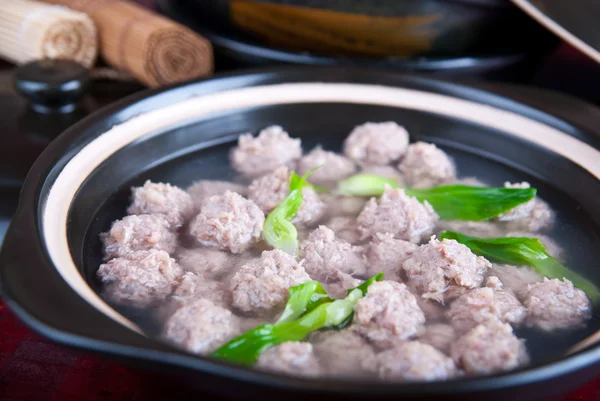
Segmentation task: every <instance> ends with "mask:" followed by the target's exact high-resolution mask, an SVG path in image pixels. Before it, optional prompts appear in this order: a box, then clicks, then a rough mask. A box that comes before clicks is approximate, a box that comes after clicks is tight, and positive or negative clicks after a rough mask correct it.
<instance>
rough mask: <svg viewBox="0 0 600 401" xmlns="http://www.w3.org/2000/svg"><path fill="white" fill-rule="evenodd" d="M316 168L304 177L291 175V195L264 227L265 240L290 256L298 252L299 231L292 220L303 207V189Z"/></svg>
mask: <svg viewBox="0 0 600 401" xmlns="http://www.w3.org/2000/svg"><path fill="white" fill-rule="evenodd" d="M315 169H316V168H314V169H312V170H310V171H309V172H307V173H306V174H304V175H303V176H302V177H300V176H298V174H296V173H294V172H292V173H291V175H290V193H289V195H288V196H286V197H285V199H284V200H283V201H281V203H280V204H279V205H277V207H276V208H275V209H273V210H272V211H271V213H269V215H268V216H267V218H266V219H265V223H264V225H263V238H264V239H265V241H267V243H268V244H269V245H271V246H272V247H273V248H275V249H280V250H282V251H284V252H286V253H289V254H290V255H296V252H297V251H298V231H297V230H296V227H295V226H294V225H293V224H292V222H291V220H292V219H293V218H294V217H295V216H296V213H298V210H299V209H300V206H302V200H303V197H302V188H304V187H305V186H306V185H308V184H307V183H306V179H307V178H308V176H309V175H310V174H312V172H313V171H314V170H315Z"/></svg>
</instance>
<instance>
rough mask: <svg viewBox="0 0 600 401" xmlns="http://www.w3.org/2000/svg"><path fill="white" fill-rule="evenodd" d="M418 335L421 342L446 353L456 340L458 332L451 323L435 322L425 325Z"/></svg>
mask: <svg viewBox="0 0 600 401" xmlns="http://www.w3.org/2000/svg"><path fill="white" fill-rule="evenodd" d="M417 337H418V339H419V342H421V343H423V344H429V345H431V346H432V347H434V348H436V349H438V350H440V351H442V352H444V353H445V354H449V353H450V346H451V345H452V343H453V342H454V341H455V340H456V337H457V333H456V331H455V330H454V328H453V327H452V326H450V325H449V324H444V323H433V324H427V325H425V327H423V328H422V329H421V330H420V332H419V334H418V336H417Z"/></svg>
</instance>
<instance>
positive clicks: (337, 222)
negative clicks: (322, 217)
mask: <svg viewBox="0 0 600 401" xmlns="http://www.w3.org/2000/svg"><path fill="white" fill-rule="evenodd" d="M325 225H326V226H327V227H328V228H330V229H331V231H333V232H334V233H335V236H336V238H339V239H341V240H343V241H346V242H349V243H351V244H357V243H359V242H360V232H359V231H358V225H357V224H356V219H355V218H353V217H348V216H336V217H332V218H331V219H329V220H328V221H327V224H325Z"/></svg>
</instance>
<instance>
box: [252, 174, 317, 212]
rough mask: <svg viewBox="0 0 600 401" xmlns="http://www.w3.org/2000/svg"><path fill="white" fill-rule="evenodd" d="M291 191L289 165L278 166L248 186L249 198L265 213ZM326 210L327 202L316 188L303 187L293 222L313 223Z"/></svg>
mask: <svg viewBox="0 0 600 401" xmlns="http://www.w3.org/2000/svg"><path fill="white" fill-rule="evenodd" d="M289 193H290V171H289V170H288V168H287V167H285V166H282V167H279V168H277V169H276V170H275V171H274V172H273V173H272V174H269V175H265V176H263V177H261V178H258V179H256V180H254V181H253V182H252V184H250V187H249V188H248V198H249V199H250V200H252V201H253V202H254V203H256V204H257V205H258V207H259V208H260V209H261V210H262V211H263V212H265V213H268V212H270V211H271V210H273V209H275V208H276V207H277V205H279V204H280V203H281V201H283V200H284V199H285V197H286V196H288V194H289ZM324 212H325V204H324V203H323V202H322V201H321V200H320V199H319V196H318V195H317V193H316V192H315V190H314V189H313V188H312V187H310V186H307V187H304V188H302V205H301V206H300V209H299V210H298V213H296V216H295V217H294V219H293V220H292V222H293V223H307V224H309V223H313V222H315V221H317V220H318V219H320V218H321V216H322V215H323V213H324Z"/></svg>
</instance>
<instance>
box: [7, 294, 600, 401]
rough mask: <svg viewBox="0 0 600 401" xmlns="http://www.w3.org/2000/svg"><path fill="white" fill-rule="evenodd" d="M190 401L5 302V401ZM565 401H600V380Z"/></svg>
mask: <svg viewBox="0 0 600 401" xmlns="http://www.w3.org/2000/svg"><path fill="white" fill-rule="evenodd" d="M202 398H203V399H211V400H215V399H216V398H215V397H212V396H208V397H207V396H203V397H202ZM187 399H198V394H194V393H193V392H192V391H191V390H189V389H186V388H185V387H182V385H181V383H179V382H178V381H174V380H173V379H172V378H169V377H165V376H163V375H160V374H158V373H154V372H148V371H144V370H140V369H135V368H130V367H125V366H122V365H119V364H117V363H114V362H111V361H107V360H105V359H103V358H100V357H95V356H90V355H88V354H86V353H84V352H77V351H73V350H71V349H68V348H65V347H63V346H60V345H58V344H55V343H52V342H50V341H48V340H46V339H44V338H42V337H40V336H38V335H37V334H35V333H33V332H32V331H31V330H29V329H28V328H27V327H25V326H24V325H23V324H22V323H21V322H20V321H19V320H18V319H17V318H16V317H15V316H14V315H13V314H12V312H10V310H9V309H8V308H7V307H6V305H4V303H3V302H2V301H1V300H0V401H39V400H46V401H71V400H73V401H75V400H77V401H88V400H89V401H109V400H110V401H136V400H178V401H179V400H187ZM563 400H564V401H599V400H600V380H597V381H595V382H593V383H590V384H588V385H586V386H585V387H583V388H581V389H580V390H578V391H576V392H574V393H572V394H571V395H569V396H567V397H566V398H564V399H563Z"/></svg>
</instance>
